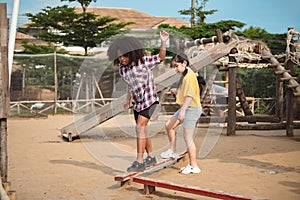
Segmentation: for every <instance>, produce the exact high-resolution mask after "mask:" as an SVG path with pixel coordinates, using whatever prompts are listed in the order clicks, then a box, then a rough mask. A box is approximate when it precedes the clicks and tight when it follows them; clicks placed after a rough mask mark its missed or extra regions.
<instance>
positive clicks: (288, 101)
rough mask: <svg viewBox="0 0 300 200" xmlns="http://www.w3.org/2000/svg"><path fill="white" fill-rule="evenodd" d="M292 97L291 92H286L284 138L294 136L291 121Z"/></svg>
mask: <svg viewBox="0 0 300 200" xmlns="http://www.w3.org/2000/svg"><path fill="white" fill-rule="evenodd" d="M294 102H295V101H294V97H293V94H292V90H291V89H288V90H287V91H286V136H289V137H292V136H294V128H293V119H294V112H293V111H294V110H293V108H294Z"/></svg>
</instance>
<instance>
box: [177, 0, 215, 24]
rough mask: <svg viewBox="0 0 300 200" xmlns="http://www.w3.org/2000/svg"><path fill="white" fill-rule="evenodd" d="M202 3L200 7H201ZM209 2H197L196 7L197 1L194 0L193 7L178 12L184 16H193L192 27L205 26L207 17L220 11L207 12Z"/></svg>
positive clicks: (205, 0)
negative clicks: (206, 6)
mask: <svg viewBox="0 0 300 200" xmlns="http://www.w3.org/2000/svg"><path fill="white" fill-rule="evenodd" d="M199 1H200V5H199ZM207 2H208V0H196V5H199V6H195V0H192V5H191V7H190V8H189V9H187V10H179V11H178V12H179V13H180V14H182V15H190V16H191V27H193V26H195V25H203V24H205V19H206V16H207V15H212V14H214V13H215V12H217V11H218V10H207V11H205V10H204V9H205V5H206V3H207Z"/></svg>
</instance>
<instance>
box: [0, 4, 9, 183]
mask: <svg viewBox="0 0 300 200" xmlns="http://www.w3.org/2000/svg"><path fill="white" fill-rule="evenodd" d="M6 16H7V13H6V4H4V3H0V173H1V179H2V182H7V167H8V159H7V117H8V114H9V96H10V95H9V89H8V88H9V76H8V74H9V73H8V19H7V17H6Z"/></svg>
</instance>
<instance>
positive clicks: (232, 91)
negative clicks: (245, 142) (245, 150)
mask: <svg viewBox="0 0 300 200" xmlns="http://www.w3.org/2000/svg"><path fill="white" fill-rule="evenodd" d="M235 53H237V49H236V48H233V49H231V51H230V54H235ZM236 67H237V64H236V60H235V58H234V57H233V56H229V64H228V74H229V88H228V123H227V133H226V134H227V135H235V131H236V127H235V126H236Z"/></svg>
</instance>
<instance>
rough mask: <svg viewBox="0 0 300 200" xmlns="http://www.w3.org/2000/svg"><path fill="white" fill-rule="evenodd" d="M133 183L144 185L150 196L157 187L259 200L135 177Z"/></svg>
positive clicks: (217, 196)
mask: <svg viewBox="0 0 300 200" xmlns="http://www.w3.org/2000/svg"><path fill="white" fill-rule="evenodd" d="M133 182H136V183H141V184H144V192H145V194H150V193H151V191H155V187H161V188H166V189H170V190H176V191H181V192H186V193H190V194H196V195H201V196H207V197H212V198H217V199H225V200H226V199H227V200H254V199H257V198H254V197H246V196H242V195H237V194H231V193H226V192H222V191H214V190H209V189H206V188H201V187H196V186H187V185H180V184H176V183H173V182H169V181H163V180H157V179H151V178H146V177H133Z"/></svg>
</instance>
